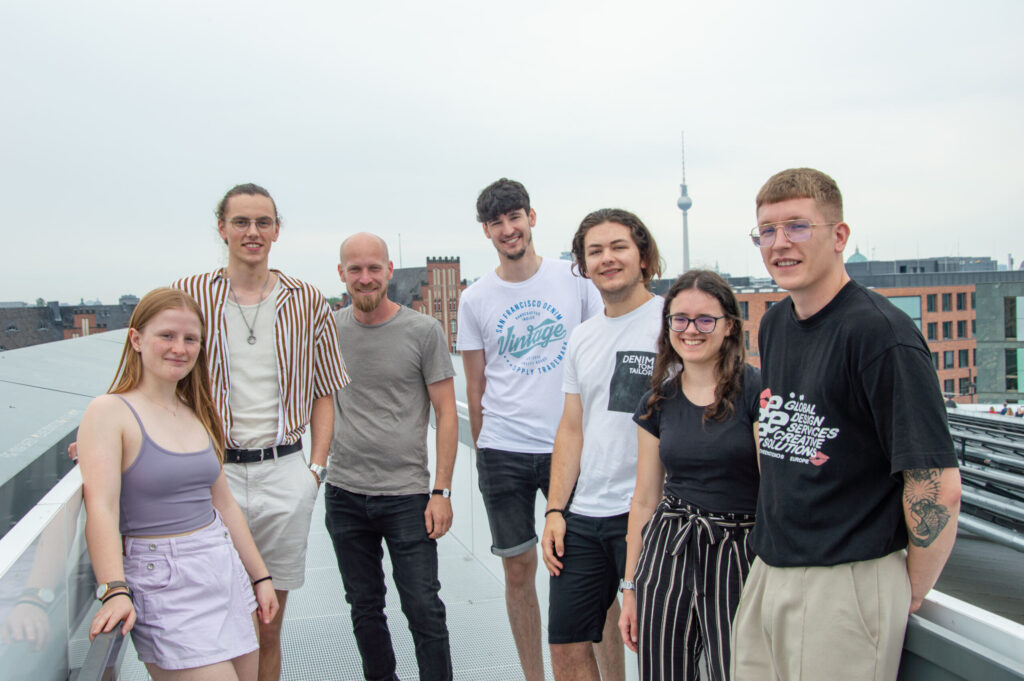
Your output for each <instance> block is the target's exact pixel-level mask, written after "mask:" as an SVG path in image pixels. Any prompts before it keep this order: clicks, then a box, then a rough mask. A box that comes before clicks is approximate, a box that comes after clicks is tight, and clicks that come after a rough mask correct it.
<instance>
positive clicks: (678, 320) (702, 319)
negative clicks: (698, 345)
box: [665, 314, 725, 333]
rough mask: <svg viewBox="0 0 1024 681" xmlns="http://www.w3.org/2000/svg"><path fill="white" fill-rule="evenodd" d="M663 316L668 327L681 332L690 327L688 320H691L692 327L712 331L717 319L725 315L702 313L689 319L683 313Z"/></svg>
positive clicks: (702, 331)
mask: <svg viewBox="0 0 1024 681" xmlns="http://www.w3.org/2000/svg"><path fill="white" fill-rule="evenodd" d="M665 318H666V319H667V320H668V328H670V329H672V330H673V331H675V332H676V333H682V332H683V331H686V330H687V329H688V328H690V322H693V328H695V329H697V331H699V332H701V333H713V332H714V330H715V326H717V325H718V320H719V319H724V318H725V315H721V316H720V317H712V316H711V315H707V314H702V315H700V316H699V317H697V318H696V319H691V318H690V317H687V316H686V315H684V314H667V315H665Z"/></svg>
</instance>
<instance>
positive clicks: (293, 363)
mask: <svg viewBox="0 0 1024 681" xmlns="http://www.w3.org/2000/svg"><path fill="white" fill-rule="evenodd" d="M216 216H217V232H218V234H219V235H220V237H221V239H222V240H223V241H224V243H225V244H226V245H227V247H228V264H227V267H224V268H219V269H217V270H214V271H213V272H208V273H205V274H200V275H196V276H192V277H187V278H185V279H181V280H180V281H178V282H176V283H175V284H174V286H175V287H177V288H181V289H183V290H185V291H188V292H189V293H190V294H191V295H192V297H193V298H195V299H196V301H197V302H198V303H199V306H200V307H201V308H202V310H203V315H204V316H205V318H206V340H207V351H208V353H209V360H210V379H211V383H212V388H213V399H214V402H215V403H216V405H217V408H218V410H219V412H220V416H221V420H222V421H223V424H224V436H225V440H226V443H227V448H226V450H225V452H224V472H225V475H226V477H227V479H228V484H229V485H230V487H231V492H232V493H233V494H234V496H235V499H237V500H238V503H239V505H240V506H241V507H242V511H243V513H244V514H245V517H246V521H247V522H248V524H249V528H250V530H251V531H252V534H253V538H254V539H255V540H256V545H257V546H258V547H259V551H260V554H261V555H262V556H263V559H264V561H265V562H266V564H267V568H268V569H269V570H270V574H271V575H272V576H273V580H274V587H275V589H276V590H277V599H278V602H279V603H280V605H281V608H280V610H279V611H278V613H277V616H276V617H275V618H274V619H273V620H272V621H271V622H270V623H269V624H266V623H263V622H261V623H260V637H259V638H260V660H259V681H277V679H279V678H280V675H281V623H282V621H283V618H284V611H285V603H286V602H287V598H288V592H289V591H290V590H292V589H298V588H299V587H301V586H302V584H303V582H304V581H305V565H306V540H307V537H308V534H309V522H310V516H311V514H312V512H313V503H314V502H315V500H316V495H317V491H318V490H319V486H320V483H321V482H322V481H323V476H324V472H325V470H326V469H325V466H326V464H327V454H328V448H329V445H330V441H331V434H332V432H333V424H334V405H333V403H332V395H333V394H334V392H335V391H337V390H340V389H341V388H343V387H345V385H347V383H348V375H347V374H346V372H345V365H344V363H343V361H342V358H341V353H340V348H339V344H338V337H337V333H336V332H335V328H334V324H332V323H331V319H330V308H329V306H328V305H327V301H326V299H325V298H324V296H323V294H321V293H320V291H318V290H317V289H316V288H314V287H313V286H311V285H309V284H307V283H305V282H303V281H300V280H299V279H296V278H294V277H290V276H288V275H286V274H284V273H283V272H281V271H279V270H274V269H271V268H270V265H269V260H270V249H271V246H272V245H273V244H274V242H276V241H277V238H278V236H279V235H280V231H281V219H280V216H279V215H278V213H277V206H276V204H275V203H274V200H273V199H272V198H271V196H270V193H269V192H268V191H267V190H266V189H264V188H263V187H260V186H259V185H255V184H242V185H238V186H236V187H234V188H232V189H231V190H230V191H228V192H227V194H225V196H224V198H223V199H221V201H220V203H219V204H218V206H217V210H216ZM307 425H308V426H309V427H310V453H309V465H308V466H307V464H306V460H305V458H304V457H303V456H301V454H300V453H301V451H302V442H301V438H302V435H303V433H304V432H305V430H306V426H307Z"/></svg>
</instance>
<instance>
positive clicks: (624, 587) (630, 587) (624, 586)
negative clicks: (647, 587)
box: [619, 579, 636, 591]
mask: <svg viewBox="0 0 1024 681" xmlns="http://www.w3.org/2000/svg"><path fill="white" fill-rule="evenodd" d="M619 591H636V584H634V583H633V582H632V581H630V580H628V579H620V580H619Z"/></svg>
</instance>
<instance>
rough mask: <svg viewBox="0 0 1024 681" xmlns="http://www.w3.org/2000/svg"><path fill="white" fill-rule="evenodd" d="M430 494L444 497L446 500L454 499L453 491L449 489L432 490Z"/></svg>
mask: <svg viewBox="0 0 1024 681" xmlns="http://www.w3.org/2000/svg"><path fill="white" fill-rule="evenodd" d="M430 493H431V494H433V495H434V496H438V497H444V498H445V499H451V497H452V491H451V490H450V489H448V488H447V487H445V488H444V489H432V490H430Z"/></svg>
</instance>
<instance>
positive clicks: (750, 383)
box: [743, 364, 761, 423]
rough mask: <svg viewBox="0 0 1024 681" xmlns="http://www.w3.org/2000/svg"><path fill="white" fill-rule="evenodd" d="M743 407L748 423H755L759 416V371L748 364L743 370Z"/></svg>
mask: <svg viewBox="0 0 1024 681" xmlns="http://www.w3.org/2000/svg"><path fill="white" fill-rule="evenodd" d="M743 406H744V407H746V409H747V415H748V416H749V417H750V422H751V423H757V421H758V419H759V418H760V416H761V371H760V370H759V369H757V367H753V366H750V365H749V364H747V365H745V366H744V369H743Z"/></svg>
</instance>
